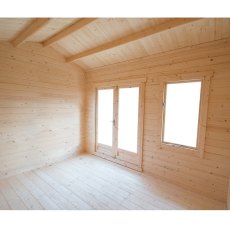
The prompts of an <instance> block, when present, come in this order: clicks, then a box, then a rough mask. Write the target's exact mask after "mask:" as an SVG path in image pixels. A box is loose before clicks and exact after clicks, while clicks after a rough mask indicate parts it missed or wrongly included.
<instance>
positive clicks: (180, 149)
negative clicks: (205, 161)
mask: <svg viewBox="0 0 230 230" xmlns="http://www.w3.org/2000/svg"><path fill="white" fill-rule="evenodd" d="M160 149H161V150H166V151H170V152H174V153H175V152H176V153H182V154H186V155H190V156H194V157H199V158H203V151H201V150H199V149H195V148H192V147H191V148H190V147H187V146H183V145H176V144H170V143H161V145H160Z"/></svg>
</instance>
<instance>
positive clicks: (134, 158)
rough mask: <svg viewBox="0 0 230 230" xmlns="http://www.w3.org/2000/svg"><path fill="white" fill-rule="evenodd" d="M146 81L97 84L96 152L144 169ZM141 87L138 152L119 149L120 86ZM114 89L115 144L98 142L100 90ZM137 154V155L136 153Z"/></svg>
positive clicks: (130, 166) (127, 165)
mask: <svg viewBox="0 0 230 230" xmlns="http://www.w3.org/2000/svg"><path fill="white" fill-rule="evenodd" d="M145 82H146V78H139V79H132V80H119V81H109V82H103V83H96V84H95V96H96V98H95V99H96V100H95V149H94V150H95V152H94V154H95V155H97V156H100V157H103V158H106V159H107V160H111V161H113V162H116V163H119V164H121V165H124V166H126V167H129V168H132V169H135V170H138V171H142V158H143V157H142V156H143V130H144V129H143V128H144V96H145ZM129 87H139V110H138V111H139V116H138V137H137V138H138V146H137V153H131V152H129V151H126V150H121V149H118V143H117V142H118V100H119V95H118V93H119V88H129ZM101 89H114V98H113V108H114V110H113V119H114V121H115V123H114V126H113V146H112V148H111V149H110V147H109V146H106V145H103V144H98V143H97V129H98V126H97V122H98V108H97V105H98V90H101ZM134 154H135V155H134Z"/></svg>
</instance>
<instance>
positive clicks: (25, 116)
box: [0, 42, 85, 178]
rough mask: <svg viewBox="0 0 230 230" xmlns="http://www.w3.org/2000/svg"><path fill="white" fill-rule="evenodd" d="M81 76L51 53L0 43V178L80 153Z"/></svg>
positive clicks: (33, 46) (32, 46)
mask: <svg viewBox="0 0 230 230" xmlns="http://www.w3.org/2000/svg"><path fill="white" fill-rule="evenodd" d="M84 92H85V73H84V72H83V71H82V70H81V69H80V68H78V67H77V66H76V65H74V64H66V63H65V61H64V58H63V57H62V56H61V55H59V54H58V53H57V52H56V51H54V50H53V49H52V48H43V47H42V46H41V45H39V44H36V43H26V44H25V45H21V46H20V47H19V48H13V47H12V45H11V44H10V43H6V42H1V43H0V178H3V177H7V176H10V175H13V174H16V173H20V172H22V171H26V170H30V169H33V168H36V167H39V166H43V165H48V164H50V163H52V162H55V161H59V160H61V159H64V158H67V157H68V156H71V155H73V154H76V153H78V152H81V151H83V148H84V132H83V131H84V127H83V118H84V99H85V95H84Z"/></svg>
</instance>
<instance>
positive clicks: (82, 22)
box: [42, 18, 96, 46]
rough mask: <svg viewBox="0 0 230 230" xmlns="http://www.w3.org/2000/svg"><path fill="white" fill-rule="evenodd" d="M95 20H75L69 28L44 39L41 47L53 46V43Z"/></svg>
mask: <svg viewBox="0 0 230 230" xmlns="http://www.w3.org/2000/svg"><path fill="white" fill-rule="evenodd" d="M95 20H96V18H82V19H80V20H77V21H76V22H74V23H73V24H71V25H70V26H67V27H66V28H64V29H63V30H61V31H59V32H58V33H56V34H54V35H53V36H51V37H50V38H48V39H46V40H45V41H43V42H42V44H43V46H48V45H51V44H53V43H54V42H57V41H59V40H61V39H63V38H64V37H66V36H68V35H69V34H71V33H73V32H75V31H77V30H79V29H81V28H82V27H84V26H86V25H87V24H89V23H91V22H93V21H95Z"/></svg>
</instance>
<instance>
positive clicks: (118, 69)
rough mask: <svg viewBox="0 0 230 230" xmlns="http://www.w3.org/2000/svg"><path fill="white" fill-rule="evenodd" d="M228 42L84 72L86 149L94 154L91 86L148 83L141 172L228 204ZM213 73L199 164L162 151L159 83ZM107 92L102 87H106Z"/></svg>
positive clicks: (191, 157) (183, 155)
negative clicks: (136, 80) (144, 79)
mask: <svg viewBox="0 0 230 230" xmlns="http://www.w3.org/2000/svg"><path fill="white" fill-rule="evenodd" d="M229 53H230V40H229V39H222V40H219V41H216V42H210V43H205V44H200V45H197V46H193V47H187V48H183V49H180V50H175V51H171V52H168V53H164V54H158V55H157V54H155V55H152V56H149V57H144V58H139V59H136V60H133V61H127V62H123V63H119V64H114V65H109V66H107V67H106V66H105V67H102V68H97V69H94V70H90V71H87V98H86V101H87V110H86V113H87V117H86V124H87V126H86V127H87V130H86V137H87V140H86V147H87V149H86V150H87V152H90V153H94V149H93V147H94V144H95V143H94V140H95V133H94V130H95V123H94V122H95V114H94V112H95V95H94V84H95V82H99V83H100V84H104V83H105V82H108V81H109V80H110V81H115V80H127V81H128V79H133V78H140V77H143V76H146V77H147V82H146V89H145V112H144V133H143V170H144V172H148V173H153V174H154V175H157V176H160V177H162V178H165V179H167V180H168V181H170V182H173V183H175V184H177V185H180V186H182V187H184V188H186V189H189V190H191V191H195V192H198V193H201V194H203V195H205V196H207V197H210V198H214V199H216V200H219V201H222V202H225V203H227V192H228V180H229V176H230V167H229V165H230V155H229V153H230V146H229V141H230V135H229V130H230V126H229V125H230V123H229V120H230V109H229V104H230V103H229V100H230V95H229V93H230V91H229V87H230V85H229V84H230V81H229V79H228V78H229V71H230V68H229V66H230V56H229ZM206 72H213V76H212V77H211V81H210V89H209V100H208V111H207V123H206V135H205V142H204V155H203V158H201V157H198V156H194V155H191V154H189V153H188V152H187V153H185V152H184V153H181V152H179V151H177V150H176V149H175V150H166V149H161V148H160V145H159V140H160V137H161V128H160V126H161V117H162V110H161V107H160V103H159V102H160V100H161V97H162V93H163V91H162V86H161V85H162V83H163V82H164V81H165V79H169V80H170V76H172V78H173V77H180V76H184V75H190V76H191V77H192V76H193V75H194V76H196V74H197V73H199V74H202V73H204V74H205V73H206ZM104 86H105V84H104Z"/></svg>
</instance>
